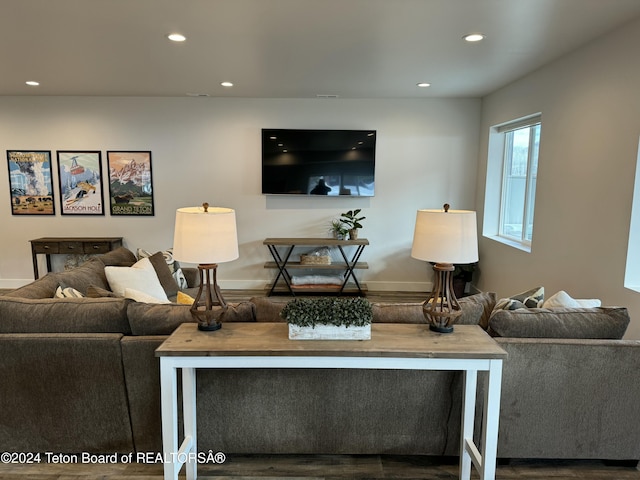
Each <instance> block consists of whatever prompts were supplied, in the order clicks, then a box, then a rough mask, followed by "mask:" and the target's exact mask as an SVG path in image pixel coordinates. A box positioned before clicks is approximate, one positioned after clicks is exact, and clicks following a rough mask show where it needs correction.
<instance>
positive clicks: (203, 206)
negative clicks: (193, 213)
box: [202, 202, 209, 213]
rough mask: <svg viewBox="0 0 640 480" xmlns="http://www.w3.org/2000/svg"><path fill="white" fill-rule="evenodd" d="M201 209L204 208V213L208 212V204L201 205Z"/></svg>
mask: <svg viewBox="0 0 640 480" xmlns="http://www.w3.org/2000/svg"><path fill="white" fill-rule="evenodd" d="M202 208H204V213H207V212H208V211H209V204H208V203H207V202H204V203H203V204H202Z"/></svg>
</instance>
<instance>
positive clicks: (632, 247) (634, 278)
mask: <svg viewBox="0 0 640 480" xmlns="http://www.w3.org/2000/svg"><path fill="white" fill-rule="evenodd" d="M624 286H625V287H626V288H628V289H630V290H634V291H636V292H640V143H639V145H638V157H637V160H636V180H635V183H634V187H633V203H632V204H631V225H630V226H629V246H628V248H627V267H626V269H625V274H624Z"/></svg>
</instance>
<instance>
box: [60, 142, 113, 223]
mask: <svg viewBox="0 0 640 480" xmlns="http://www.w3.org/2000/svg"><path fill="white" fill-rule="evenodd" d="M57 154H58V183H59V184H60V207H61V212H62V215H104V194H103V191H102V157H101V153H100V152H99V151H64V152H62V151H58V152H57Z"/></svg>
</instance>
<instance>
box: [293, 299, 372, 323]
mask: <svg viewBox="0 0 640 480" xmlns="http://www.w3.org/2000/svg"><path fill="white" fill-rule="evenodd" d="M280 316H281V317H282V318H284V319H285V320H286V321H287V323H290V324H293V325H297V326H299V327H315V326H316V325H336V326H340V325H344V326H345V327H363V326H365V325H369V324H370V323H371V320H372V319H373V310H372V308H371V303H370V302H369V301H368V300H366V299H364V298H361V297H321V298H294V299H293V300H291V301H290V302H289V303H287V304H286V305H285V307H284V308H283V309H282V311H281V312H280Z"/></svg>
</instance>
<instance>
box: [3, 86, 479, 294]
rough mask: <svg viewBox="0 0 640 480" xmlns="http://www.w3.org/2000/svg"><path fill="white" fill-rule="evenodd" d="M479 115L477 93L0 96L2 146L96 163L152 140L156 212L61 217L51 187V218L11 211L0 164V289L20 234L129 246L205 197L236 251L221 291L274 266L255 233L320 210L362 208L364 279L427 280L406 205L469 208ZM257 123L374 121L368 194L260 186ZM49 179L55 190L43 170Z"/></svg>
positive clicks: (282, 227)
mask: <svg viewBox="0 0 640 480" xmlns="http://www.w3.org/2000/svg"><path fill="white" fill-rule="evenodd" d="M479 123H480V100H479V99H423V100H415V99H413V100H342V99H337V100H318V99H308V100H306V99H296V100H285V99H224V98H137V97H136V98H102V97H101V98H97V97H0V150H2V151H4V150H51V151H52V158H53V159H55V151H56V150H79V149H88V150H101V151H102V152H103V173H106V158H105V157H106V151H107V150H151V151H152V162H153V166H152V168H153V187H154V196H155V212H156V214H155V216H153V217H111V216H110V215H109V213H108V212H107V213H106V215H105V216H104V217H101V216H98V217H76V216H70V215H65V216H61V215H60V213H59V212H60V206H59V198H58V197H56V212H57V214H56V216H43V217H35V216H12V215H11V209H10V195H9V181H8V178H7V176H8V173H7V168H6V167H5V168H4V169H0V172H2V173H1V174H0V175H1V176H2V177H3V179H0V201H2V200H4V202H5V203H4V206H2V205H0V224H1V225H2V227H1V228H2V234H1V236H0V249H1V250H0V251H1V252H2V253H0V287H5V288H10V287H14V286H18V285H21V284H24V283H26V282H28V281H30V280H31V279H32V266H31V254H30V244H29V240H30V239H34V238H38V237H43V236H123V237H124V241H125V245H126V246H127V247H129V248H131V249H134V250H135V249H136V248H139V247H142V248H145V249H147V250H152V251H154V250H158V249H164V248H167V247H169V246H170V245H171V243H172V239H173V223H174V218H175V210H176V208H178V207H183V206H193V205H200V204H201V203H202V202H203V201H208V202H209V203H210V204H212V205H218V206H226V207H231V208H234V209H236V215H237V221H238V231H239V232H238V234H239V242H240V258H239V259H238V260H236V261H234V262H230V263H226V264H222V265H221V266H220V273H219V279H220V284H221V286H222V287H223V288H263V287H264V285H265V284H266V282H267V281H268V279H270V278H271V277H272V275H273V272H271V271H269V270H265V269H264V268H263V263H264V262H265V261H266V260H269V254H268V251H267V249H266V247H264V246H263V245H262V240H263V239H264V238H265V237H295V236H323V237H324V236H328V224H329V222H330V220H331V219H332V218H333V217H336V216H338V215H339V214H340V213H341V212H344V211H346V210H348V209H352V208H362V210H363V213H364V214H365V215H366V217H367V219H366V220H365V221H364V228H363V229H362V231H361V236H362V237H366V238H368V239H369V241H370V243H371V245H370V247H368V248H367V249H366V250H365V251H364V254H363V256H362V260H363V261H367V262H368V263H369V264H370V267H371V268H370V269H369V270H367V271H363V272H362V274H361V278H362V279H363V280H365V281H366V282H367V283H368V284H369V288H370V289H371V290H384V289H399V290H418V291H425V290H428V289H429V288H430V284H429V282H430V272H429V269H427V267H426V265H425V264H424V263H423V262H419V261H417V260H414V259H412V258H411V257H410V248H411V241H412V236H413V225H414V220H415V213H416V210H417V209H418V208H438V207H439V206H441V205H442V204H443V203H445V202H448V203H450V204H451V205H452V207H453V208H466V209H470V208H473V207H474V202H475V196H476V191H475V188H476V162H477V157H478V139H479V130H478V128H479ZM261 128H336V129H339V128H346V129H351V128H353V129H376V130H377V132H378V135H377V158H376V161H377V164H376V196H375V197H373V198H368V199H354V198H316V197H314V198H291V197H266V196H263V195H262V194H261V193H260V185H261V172H260V149H261V146H260V129H261ZM3 154H4V152H3ZM5 161H6V160H5ZM53 165H54V166H56V162H55V160H54V162H53ZM54 170H55V168H54ZM53 181H54V192H55V194H56V195H57V194H58V191H59V190H58V185H57V173H56V172H54V180H53ZM104 188H105V191H107V190H108V185H107V184H106V183H105V185H104ZM105 197H106V195H105ZM41 261H42V259H41Z"/></svg>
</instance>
